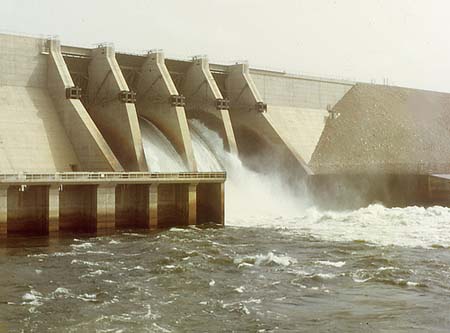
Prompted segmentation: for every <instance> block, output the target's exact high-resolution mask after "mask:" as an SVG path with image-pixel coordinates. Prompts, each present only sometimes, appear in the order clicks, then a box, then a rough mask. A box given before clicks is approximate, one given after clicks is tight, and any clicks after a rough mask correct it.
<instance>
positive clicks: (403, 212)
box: [227, 204, 450, 248]
mask: <svg viewBox="0 0 450 333" xmlns="http://www.w3.org/2000/svg"><path fill="white" fill-rule="evenodd" d="M227 225H229V226H239V227H260V228H282V229H283V231H282V232H285V233H287V234H290V233H295V234H298V233H302V234H305V235H312V236H314V237H316V238H319V239H323V240H327V241H344V242H351V241H361V242H367V243H372V244H376V245H383V246H389V245H397V246H405V247H425V248H435V247H449V246H450V208H446V207H440V206H434V207H429V208H424V207H416V206H412V207H406V208H386V207H384V206H382V205H379V204H376V205H370V206H368V207H365V208H360V209H357V210H353V211H343V212H334V211H320V210H319V209H317V208H315V207H310V208H307V209H305V210H303V212H302V213H301V214H299V215H298V216H296V217H286V218H284V217H280V218H277V219H273V218H272V217H265V216H263V215H261V216H259V217H258V218H253V219H248V218H246V219H233V218H231V219H227Z"/></svg>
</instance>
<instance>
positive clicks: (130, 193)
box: [0, 172, 225, 237]
mask: <svg viewBox="0 0 450 333" xmlns="http://www.w3.org/2000/svg"><path fill="white" fill-rule="evenodd" d="M224 182H225V173H223V172H215V173H158V174H155V173H144V172H126V173H123V172H122V173H116V172H106V173H94V172H80V173H45V174H24V173H21V174H0V237H5V236H7V235H20V234H37V235H49V234H50V235H51V234H55V233H58V232H96V233H102V232H111V231H113V230H115V229H116V228H140V229H154V228H158V227H170V226H175V225H177V226H180V225H197V224H203V223H217V224H223V223H224Z"/></svg>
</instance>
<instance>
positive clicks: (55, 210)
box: [48, 185, 59, 234]
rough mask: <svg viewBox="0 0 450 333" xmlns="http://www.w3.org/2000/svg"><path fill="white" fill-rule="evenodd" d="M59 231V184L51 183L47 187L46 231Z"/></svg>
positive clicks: (50, 232)
mask: <svg viewBox="0 0 450 333" xmlns="http://www.w3.org/2000/svg"><path fill="white" fill-rule="evenodd" d="M58 231H59V185H51V186H50V187H49V189H48V232H49V234H52V233H57V232H58Z"/></svg>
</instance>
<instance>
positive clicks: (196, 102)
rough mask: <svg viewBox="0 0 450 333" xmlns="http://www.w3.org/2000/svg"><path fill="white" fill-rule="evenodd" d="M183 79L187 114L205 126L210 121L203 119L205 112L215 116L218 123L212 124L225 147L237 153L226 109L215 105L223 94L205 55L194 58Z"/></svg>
mask: <svg viewBox="0 0 450 333" xmlns="http://www.w3.org/2000/svg"><path fill="white" fill-rule="evenodd" d="M183 81H184V84H183V90H182V91H183V94H184V95H185V97H186V111H187V112H188V116H189V117H191V116H192V117H194V118H198V119H200V120H202V121H203V122H204V123H206V125H207V126H208V123H209V122H210V121H207V120H206V119H204V118H205V113H206V112H208V113H209V114H210V115H212V116H214V117H216V118H217V119H218V120H219V124H215V126H214V125H212V126H213V127H215V128H214V129H216V130H217V132H218V133H219V134H220V135H221V137H222V139H223V141H224V144H225V147H226V149H227V150H228V151H230V152H231V153H233V154H236V155H237V154H238V150H237V145H236V138H235V137H234V132H233V127H232V125H231V119H230V114H229V112H228V109H218V108H217V106H216V101H217V100H220V99H223V96H222V93H221V92H220V90H219V87H218V86H217V83H216V81H215V80H214V77H213V76H212V74H211V71H210V70H209V63H208V60H207V59H206V58H205V57H201V58H194V60H193V61H192V64H191V66H190V67H189V69H188V71H187V73H186V76H185V78H184V80H183Z"/></svg>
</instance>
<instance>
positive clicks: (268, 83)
mask: <svg viewBox="0 0 450 333" xmlns="http://www.w3.org/2000/svg"><path fill="white" fill-rule="evenodd" d="M250 74H251V76H252V78H253V81H254V82H255V86H256V87H257V89H258V91H259V93H260V95H261V97H262V99H264V101H265V102H266V103H267V104H271V105H277V106H289V107H301V108H309V109H325V110H326V109H327V108H328V107H333V106H334V105H335V104H336V103H337V102H338V101H339V100H340V99H341V98H342V97H343V96H344V95H345V94H346V93H347V92H348V91H349V90H350V89H351V88H352V86H353V85H354V83H353V82H348V81H338V80H329V79H320V78H312V77H303V76H295V75H290V74H286V73H278V72H270V71H264V70H256V69H252V70H250Z"/></svg>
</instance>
